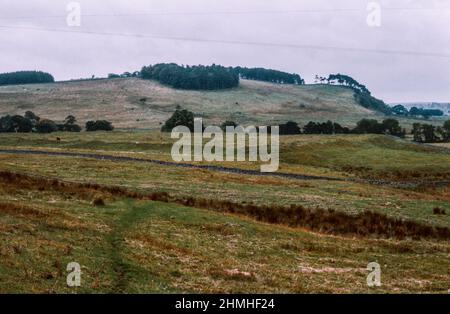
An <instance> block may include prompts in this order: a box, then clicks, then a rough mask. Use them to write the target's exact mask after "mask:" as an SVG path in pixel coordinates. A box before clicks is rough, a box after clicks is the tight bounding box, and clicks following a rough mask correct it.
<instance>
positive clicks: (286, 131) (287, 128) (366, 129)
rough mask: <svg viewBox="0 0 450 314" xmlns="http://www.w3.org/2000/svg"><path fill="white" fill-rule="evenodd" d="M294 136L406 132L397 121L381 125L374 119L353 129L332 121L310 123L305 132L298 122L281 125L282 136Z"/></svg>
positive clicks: (390, 120) (391, 120) (364, 121)
mask: <svg viewBox="0 0 450 314" xmlns="http://www.w3.org/2000/svg"><path fill="white" fill-rule="evenodd" d="M293 134H388V135H393V136H398V137H404V136H405V134H406V131H405V130H404V129H402V128H401V127H400V123H399V122H398V121H397V120H395V119H385V120H383V122H381V123H380V122H378V121H377V120H373V119H362V120H360V121H359V122H358V123H357V125H356V127H355V128H353V129H349V128H347V127H343V126H341V125H340V124H339V123H336V122H332V121H327V122H322V123H321V122H313V121H310V122H308V123H307V124H306V125H305V126H304V127H303V130H302V128H301V127H300V126H299V125H298V124H297V123H296V122H292V121H289V122H287V123H286V124H281V125H280V135H293Z"/></svg>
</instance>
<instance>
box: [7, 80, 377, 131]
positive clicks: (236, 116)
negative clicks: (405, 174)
mask: <svg viewBox="0 0 450 314" xmlns="http://www.w3.org/2000/svg"><path fill="white" fill-rule="evenodd" d="M177 105H180V106H182V107H184V108H186V109H189V110H191V111H193V112H195V113H196V114H197V115H199V116H202V117H203V118H204V119H205V120H206V121H207V122H208V123H220V122H222V121H224V120H226V119H228V120H234V121H236V122H238V123H242V124H264V123H266V124H273V123H278V122H286V121H288V120H294V121H296V122H299V123H302V124H303V123H307V122H308V121H311V120H313V121H326V120H328V119H330V120H333V121H336V122H339V123H341V124H343V125H354V124H355V123H356V122H357V121H358V120H360V119H362V118H375V119H382V118H383V115H382V114H381V113H378V112H374V111H371V110H368V109H366V108H363V107H362V106H360V105H359V104H358V103H357V102H356V101H355V98H354V92H353V91H352V90H351V89H349V88H344V87H340V86H331V85H280V84H273V83H266V82H258V81H250V80H241V84H240V86H239V87H236V88H232V89H227V90H221V91H187V90H176V89H173V88H170V87H167V86H164V85H161V84H159V83H157V82H154V81H148V80H141V79H138V78H118V79H100V80H86V81H69V82H59V83H49V84H32V85H13V86H2V87H0V115H6V114H23V113H24V112H25V111H27V110H31V111H34V112H35V113H37V114H38V115H41V116H45V117H47V118H50V119H53V120H63V119H64V118H65V117H66V116H67V115H69V114H72V115H75V116H76V117H77V118H78V120H79V122H80V123H84V122H85V121H87V120H92V119H107V120H109V121H111V122H113V124H114V125H115V126H116V127H118V128H142V129H158V128H160V124H161V123H163V122H164V121H165V120H166V119H167V118H168V117H169V116H170V115H171V113H172V112H173V111H174V110H175V108H176V106H177Z"/></svg>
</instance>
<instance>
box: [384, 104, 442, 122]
mask: <svg viewBox="0 0 450 314" xmlns="http://www.w3.org/2000/svg"><path fill="white" fill-rule="evenodd" d="M391 111H392V113H393V114H395V115H398V116H414V117H419V116H422V117H424V118H425V119H428V118H430V117H433V116H436V117H442V116H443V115H444V112H443V111H442V110H439V109H423V108H417V107H412V108H411V109H410V110H408V109H406V108H405V106H403V105H396V106H394V107H392V109H391Z"/></svg>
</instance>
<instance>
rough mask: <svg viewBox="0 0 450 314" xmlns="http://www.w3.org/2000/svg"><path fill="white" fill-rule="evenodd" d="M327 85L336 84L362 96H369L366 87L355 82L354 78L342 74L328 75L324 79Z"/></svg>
mask: <svg viewBox="0 0 450 314" xmlns="http://www.w3.org/2000/svg"><path fill="white" fill-rule="evenodd" d="M326 80H327V82H328V84H333V85H334V84H338V85H343V86H348V87H350V88H352V89H354V90H355V91H358V92H360V93H362V94H368V95H370V91H369V90H368V89H367V87H366V86H364V85H363V84H361V83H359V82H358V81H356V80H355V79H354V78H352V77H350V76H348V75H344V74H340V73H338V74H330V75H329V76H328V78H327V79H326Z"/></svg>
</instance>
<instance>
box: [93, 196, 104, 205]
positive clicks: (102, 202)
mask: <svg viewBox="0 0 450 314" xmlns="http://www.w3.org/2000/svg"><path fill="white" fill-rule="evenodd" d="M92 205H94V206H95V207H103V206H105V201H104V200H103V199H102V198H101V197H97V198H95V199H94V200H93V201H92Z"/></svg>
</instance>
